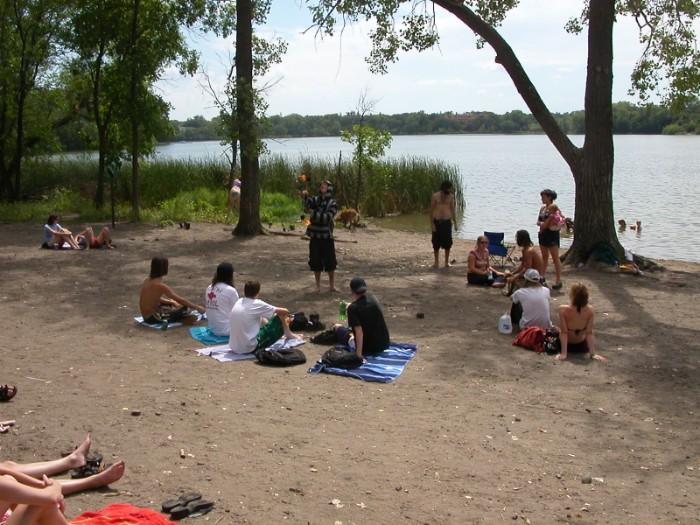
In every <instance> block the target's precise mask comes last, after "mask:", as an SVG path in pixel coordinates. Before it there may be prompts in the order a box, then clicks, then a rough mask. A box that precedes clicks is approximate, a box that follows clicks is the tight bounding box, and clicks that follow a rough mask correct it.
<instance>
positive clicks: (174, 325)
mask: <svg viewBox="0 0 700 525" xmlns="http://www.w3.org/2000/svg"><path fill="white" fill-rule="evenodd" d="M192 315H193V316H195V317H196V318H197V322H199V321H201V320H202V319H206V318H207V314H200V313H199V312H197V311H194V312H192ZM134 321H136V322H137V323H138V324H140V325H141V326H145V327H146V328H154V329H156V330H163V325H162V324H161V323H155V324H150V323H144V322H143V317H141V316H140V315H139V316H138V317H134ZM180 326H182V323H180V322H177V323H168V326H167V328H166V330H170V329H171V328H179V327H180ZM226 341H228V338H227V339H226Z"/></svg>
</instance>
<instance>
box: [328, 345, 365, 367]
mask: <svg viewBox="0 0 700 525" xmlns="http://www.w3.org/2000/svg"><path fill="white" fill-rule="evenodd" d="M321 362H322V363H323V364H324V365H326V366H330V367H333V368H357V367H358V366H361V365H362V358H361V357H360V356H359V355H357V354H356V353H355V352H351V351H350V350H346V349H345V348H342V347H336V346H334V347H333V348H329V349H328V350H326V351H325V353H324V354H323V356H322V357H321Z"/></svg>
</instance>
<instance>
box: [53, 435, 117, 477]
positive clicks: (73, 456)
mask: <svg viewBox="0 0 700 525" xmlns="http://www.w3.org/2000/svg"><path fill="white" fill-rule="evenodd" d="M91 445H92V438H91V437H90V434H88V435H87V436H85V439H84V440H83V442H82V443H80V445H78V446H77V447H76V448H75V450H74V451H73V452H71V453H70V454H68V456H66V458H65V460H66V466H67V467H68V468H67V469H66V470H72V469H79V468H82V467H84V466H85V465H86V464H87V456H88V454H89V452H90V446H91ZM125 468H126V465H125V464H124V462H123V461H122V460H119V461H117V462H116V463H114V464H112V465H110V466H109V467H107V468H105V469H104V470H103V471H101V472H98V473H97V474H94V475H92V476H89V477H88V478H85V480H86V481H89V482H90V487H91V488H98V487H104V486H106V485H109V484H110V483H114V482H115V481H118V480H119V479H121V477H122V476H123V475H124V470H125Z"/></svg>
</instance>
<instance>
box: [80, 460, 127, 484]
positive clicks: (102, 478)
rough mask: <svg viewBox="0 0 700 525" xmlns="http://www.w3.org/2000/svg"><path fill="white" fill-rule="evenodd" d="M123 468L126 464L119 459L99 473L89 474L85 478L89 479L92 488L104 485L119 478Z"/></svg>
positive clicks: (122, 473)
mask: <svg viewBox="0 0 700 525" xmlns="http://www.w3.org/2000/svg"><path fill="white" fill-rule="evenodd" d="M125 468H126V465H124V462H123V461H121V460H119V461H117V462H116V463H115V464H114V465H110V466H109V467H107V468H106V469H104V470H103V471H102V472H100V473H99V474H95V475H94V476H90V477H89V478H87V479H89V480H90V485H91V486H92V487H93V488H99V487H105V486H107V485H109V484H110V483H114V482H115V481H118V480H120V479H121V477H122V476H123V475H124V469H125Z"/></svg>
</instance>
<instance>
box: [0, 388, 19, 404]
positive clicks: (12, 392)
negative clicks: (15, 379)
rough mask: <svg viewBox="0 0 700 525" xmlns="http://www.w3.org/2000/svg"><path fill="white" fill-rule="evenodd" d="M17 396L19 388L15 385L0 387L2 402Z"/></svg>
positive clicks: (0, 399)
mask: <svg viewBox="0 0 700 525" xmlns="http://www.w3.org/2000/svg"><path fill="white" fill-rule="evenodd" d="M16 395H17V387H16V386H14V385H0V401H3V402H6V401H9V400H10V399H12V398H13V397H15V396H16Z"/></svg>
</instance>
